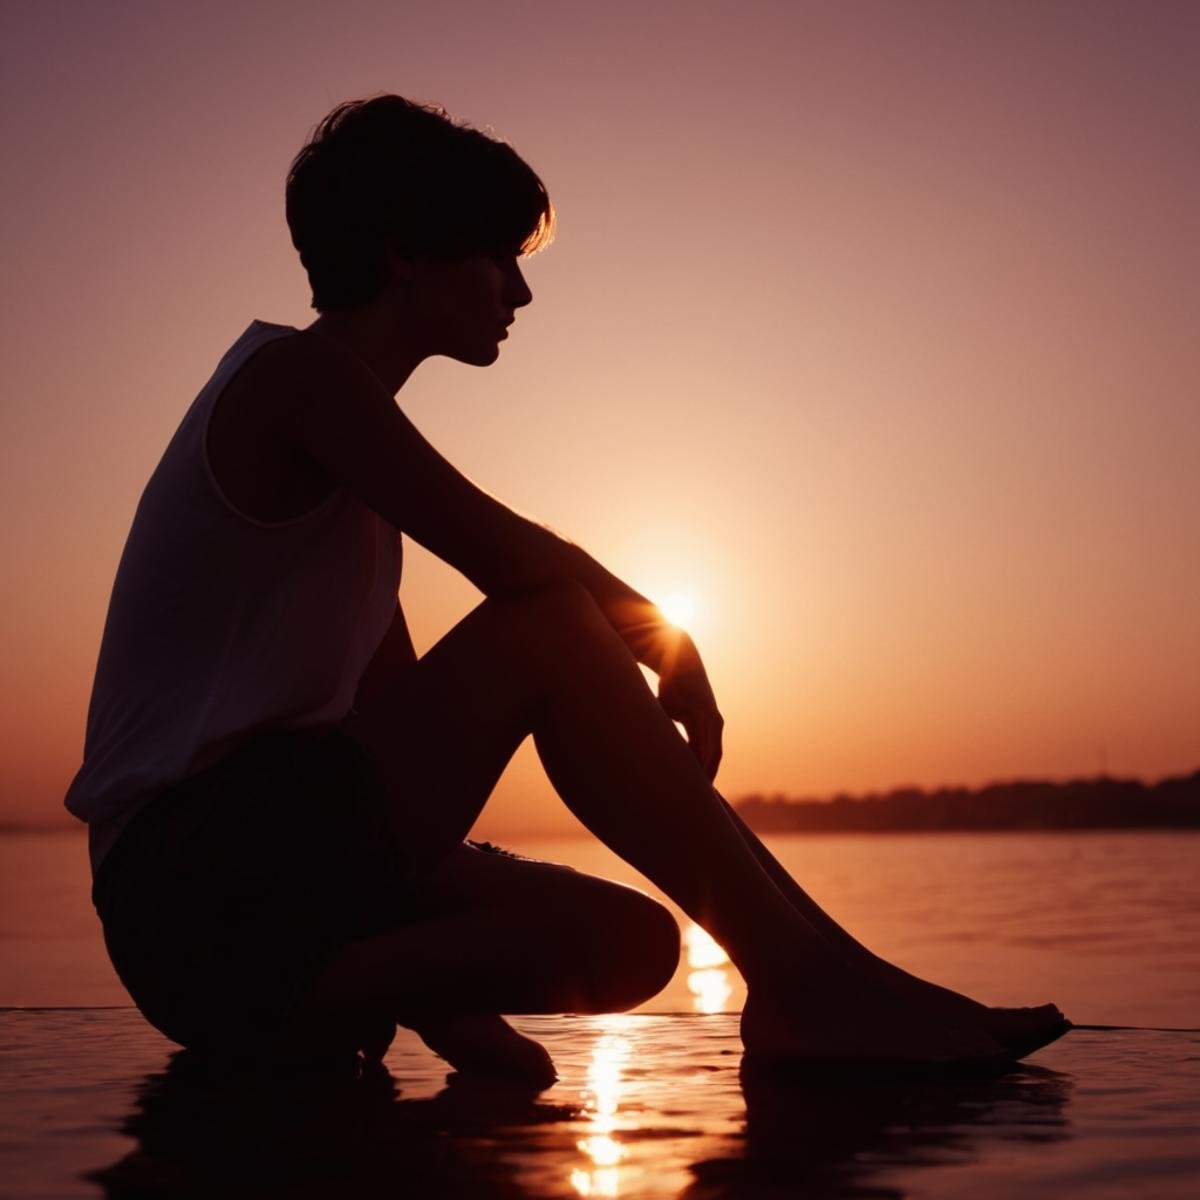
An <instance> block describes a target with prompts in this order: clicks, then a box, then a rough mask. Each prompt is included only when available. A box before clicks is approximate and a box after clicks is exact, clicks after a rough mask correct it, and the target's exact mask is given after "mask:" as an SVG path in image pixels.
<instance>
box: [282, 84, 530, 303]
mask: <svg viewBox="0 0 1200 1200" xmlns="http://www.w3.org/2000/svg"><path fill="white" fill-rule="evenodd" d="M286 208H287V222H288V228H289V229H290V230H291V234H292V243H293V245H294V246H295V247H296V249H297V250H298V251H299V252H300V261H301V263H302V264H303V265H304V269H305V271H307V273H308V280H309V283H310V285H311V286H312V293H313V297H312V306H313V308H315V309H316V310H317V311H318V312H324V311H325V310H327V309H331V308H345V307H350V306H353V305H357V304H365V303H368V302H369V301H371V300H373V299H375V297H376V296H377V295H378V294H379V292H380V290H381V288H382V286H383V282H384V279H385V269H386V261H387V254H386V251H387V245H388V243H389V242H391V243H392V244H393V245H395V246H396V247H397V248H398V249H399V251H400V252H401V253H403V254H406V255H409V256H412V257H414V258H415V257H422V256H428V257H433V258H460V257H467V256H470V255H473V254H481V253H482V254H494V253H506V254H509V253H511V254H532V253H534V252H535V251H537V250H541V249H543V248H544V247H545V246H548V245H549V244H550V241H551V240H552V239H553V237H554V206H553V205H552V204H551V203H550V197H549V195H548V194H547V192H546V188H545V186H544V185H543V184H542V181H541V180H540V179H539V178H538V177H537V175H535V174H534V172H533V170H532V169H531V168H530V167H529V165H528V164H527V163H526V162H525V161H524V160H523V159H522V158H521V157H520V156H519V155H518V154H517V152H516V151H515V150H513V148H512V147H511V146H509V145H508V144H507V143H506V142H502V141H499V140H498V139H496V138H493V137H491V136H489V135H488V134H486V133H484V132H482V131H481V130H478V129H474V128H472V127H471V126H470V125H467V124H466V123H464V122H460V121H456V120H455V119H454V118H452V117H451V116H450V115H449V114H448V113H447V112H446V111H445V109H443V108H440V107H437V106H435V105H427V104H417V103H414V102H413V101H410V100H405V99H404V98H403V97H402V96H392V95H382V96H373V97H371V98H370V99H367V100H351V101H348V102H347V103H345V104H339V105H338V106H337V108H335V109H334V110H333V112H331V113H330V114H329V115H328V116H327V117H326V118H325V119H324V120H323V121H322V122H321V123H320V125H318V126H317V128H316V130H315V131H314V133H313V135H312V137H311V138H310V139H309V141H308V143H307V144H306V145H305V146H304V148H303V149H302V150H301V151H300V153H299V154H298V155H296V158H295V160H294V161H293V162H292V165H291V169H290V170H289V171H288V178H287V189H286Z"/></svg>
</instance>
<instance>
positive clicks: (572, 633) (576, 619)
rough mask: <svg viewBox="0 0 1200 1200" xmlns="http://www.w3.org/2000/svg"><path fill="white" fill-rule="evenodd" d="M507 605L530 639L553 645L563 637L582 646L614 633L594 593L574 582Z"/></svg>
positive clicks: (535, 590) (548, 587)
mask: <svg viewBox="0 0 1200 1200" xmlns="http://www.w3.org/2000/svg"><path fill="white" fill-rule="evenodd" d="M504 604H505V605H506V607H507V610H508V612H509V614H510V616H511V617H512V618H513V619H514V620H515V621H516V622H517V623H518V625H519V626H520V627H521V629H522V631H523V632H524V633H525V635H526V636H527V637H528V638H530V639H531V640H534V641H537V642H540V643H544V644H549V645H550V646H556V645H557V644H558V642H559V640H560V639H561V638H563V637H565V638H566V639H568V640H569V641H570V642H571V643H572V644H573V645H578V643H579V641H580V639H581V638H586V637H587V636H588V635H589V634H600V635H604V634H607V635H610V636H611V633H612V630H611V627H610V626H609V624H608V622H607V620H606V619H605V617H604V614H603V613H602V612H601V611H600V607H599V605H597V603H596V601H595V599H594V598H593V597H592V594H591V593H590V592H589V591H588V590H587V588H585V587H584V586H583V585H582V584H580V583H576V582H575V581H574V580H572V579H564V580H558V581H556V582H554V583H547V584H544V585H542V586H539V587H536V588H532V589H530V590H529V591H527V592H523V593H521V594H520V595H519V596H514V597H512V598H511V599H509V600H506V601H504Z"/></svg>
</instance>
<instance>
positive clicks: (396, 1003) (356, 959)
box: [299, 846, 679, 1021]
mask: <svg viewBox="0 0 1200 1200" xmlns="http://www.w3.org/2000/svg"><path fill="white" fill-rule="evenodd" d="M420 890H421V897H420V899H419V900H418V901H417V910H416V911H417V914H418V915H417V919H415V920H414V921H412V922H410V923H406V924H405V925H404V926H402V927H399V928H396V929H393V930H389V931H386V932H383V933H380V934H376V935H374V936H371V937H368V938H361V939H358V940H356V941H355V942H353V943H351V944H349V945H347V946H345V947H344V948H343V949H342V951H341V952H340V953H339V954H337V955H336V956H334V957H333V958H332V959H331V960H330V962H329V963H328V965H327V966H326V968H325V970H324V972H323V973H322V975H321V976H320V977H319V978H318V980H317V981H316V983H315V985H314V987H313V989H312V991H311V993H310V994H309V997H308V999H307V1001H306V1003H305V1004H304V1005H303V1006H302V1009H301V1010H300V1013H299V1017H300V1019H301V1020H334V1021H337V1020H338V1019H341V1018H345V1019H350V1018H355V1017H357V1016H361V1015H362V1014H375V1015H384V1014H386V1015H391V1016H395V1017H397V1018H399V1019H401V1020H409V1019H410V1018H414V1015H415V1016H417V1017H419V1014H421V1013H422V1012H436V1013H448V1012H503V1013H514V1012H526V1013H528V1012H564V1011H574V1012H607V1011H616V1010H621V1009H625V1008H630V1007H632V1006H633V1005H636V1004H639V1003H641V1002H642V1001H644V1000H646V999H649V997H651V996H653V995H654V994H655V993H656V992H658V991H660V990H661V989H662V988H663V987H664V986H665V985H666V983H667V982H668V981H669V980H670V978H671V975H672V974H673V973H674V970H675V967H676V965H677V963H678V959H679V930H678V926H677V925H676V924H675V920H674V918H673V917H672V916H671V914H670V913H669V912H668V911H667V909H665V908H664V907H663V906H662V905H660V904H659V903H658V902H657V901H655V900H652V899H651V898H650V897H648V896H646V895H644V894H643V893H641V892H639V891H638V890H637V889H635V888H630V887H626V886H624V885H621V884H617V883H613V882H611V881H609V880H605V879H599V878H597V877H595V876H590V875H586V874H584V873H582V872H579V871H574V870H572V869H571V868H569V867H564V866H559V865H558V864H554V863H544V862H537V861H534V860H530V859H523V858H515V857H508V856H505V855H502V854H496V853H490V852H487V851H482V850H478V849H475V848H474V847H471V846H463V847H461V848H460V849H458V850H456V851H454V852H453V853H452V854H450V855H448V856H447V857H446V858H445V859H444V860H443V861H442V862H441V863H439V864H438V866H437V867H436V868H435V869H434V870H432V871H431V872H429V873H428V874H427V875H425V876H424V877H423V879H422V884H421V889H420ZM414 1019H415V1018H414Z"/></svg>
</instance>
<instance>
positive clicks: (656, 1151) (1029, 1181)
mask: <svg viewBox="0 0 1200 1200" xmlns="http://www.w3.org/2000/svg"><path fill="white" fill-rule="evenodd" d="M514 1023H515V1024H517V1025H518V1027H519V1028H521V1029H522V1030H523V1031H524V1032H526V1033H529V1034H530V1035H531V1036H534V1037H537V1038H539V1039H540V1040H541V1041H543V1042H544V1043H545V1044H546V1045H547V1047H548V1048H549V1049H550V1051H551V1053H552V1054H553V1056H554V1058H555V1061H556V1063H557V1065H558V1068H559V1072H560V1076H561V1078H560V1080H559V1082H558V1083H557V1084H556V1085H555V1086H554V1087H553V1088H551V1089H549V1090H547V1091H545V1092H542V1093H540V1094H536V1095H531V1094H528V1093H523V1092H521V1091H519V1090H514V1089H513V1088H512V1087H508V1086H501V1085H498V1084H487V1083H480V1082H468V1081H465V1080H463V1079H462V1078H459V1077H454V1076H448V1071H447V1068H446V1066H445V1064H444V1063H442V1062H440V1061H439V1060H438V1059H436V1058H435V1057H434V1056H433V1055H432V1054H430V1053H429V1052H428V1051H427V1050H426V1049H425V1048H424V1047H423V1046H422V1045H421V1044H420V1042H418V1041H417V1039H416V1038H415V1037H414V1036H413V1035H411V1034H409V1033H407V1032H406V1031H401V1035H400V1036H399V1037H398V1038H397V1040H396V1042H395V1043H394V1044H393V1046H392V1048H391V1050H390V1051H389V1052H388V1055H387V1057H386V1059H385V1062H384V1065H383V1068H382V1069H379V1070H376V1071H368V1072H365V1073H358V1074H355V1073H354V1072H351V1071H346V1072H342V1073H333V1074H329V1075H325V1076H321V1077H306V1078H298V1077H295V1076H288V1075H282V1074H279V1073H265V1072H247V1071H240V1072H230V1071H229V1070H228V1069H220V1070H218V1069H215V1068H213V1067H212V1066H211V1065H210V1064H206V1063H203V1062H199V1061H196V1060H195V1059H193V1058H191V1057H189V1056H188V1055H186V1054H178V1053H176V1052H175V1050H174V1048H173V1047H172V1046H171V1045H170V1043H168V1042H166V1041H165V1040H164V1039H163V1038H161V1037H160V1036H159V1035H158V1034H157V1033H155V1032H154V1031H153V1030H152V1029H150V1028H149V1027H148V1026H147V1025H146V1024H145V1022H144V1021H143V1020H142V1018H141V1017H140V1015H139V1014H138V1013H137V1012H136V1011H135V1010H133V1009H108V1010H73V1011H49V1010H24V1011H8V1012H3V1013H0V1070H2V1072H3V1080H4V1088H3V1090H4V1101H3V1104H4V1109H5V1113H4V1121H3V1128H4V1134H3V1140H2V1142H0V1178H2V1179H4V1180H5V1181H6V1182H5V1187H4V1194H5V1195H6V1196H11V1197H13V1200H33V1198H35V1197H38V1198H41V1197H44V1198H54V1200H68V1198H70V1197H77V1196H78V1197H87V1196H92V1197H96V1196H110V1197H159V1196H161V1197H174V1196H184V1197H191V1196H196V1197H201V1196H204V1197H210V1196H214V1195H221V1196H223V1197H243V1196H244V1197H275V1196H278V1197H288V1198H289V1200H291V1198H298V1200H306V1198H308V1197H318V1196H320V1197H325V1196H329V1197H334V1196H337V1197H374V1196H380V1197H383V1196H388V1197H395V1196H397V1195H411V1196H421V1197H427V1196H429V1197H431V1196H454V1197H457V1196H498V1197H507V1196H525V1197H537V1198H540V1197H572V1196H614V1197H617V1196H620V1197H687V1198H688V1200H710V1198H711V1200H716V1198H724V1197H730V1198H732V1197H755V1198H758V1197H763V1198H768V1197H777V1196H780V1197H781V1196H793V1195H803V1196H806V1197H819V1196H830V1197H881V1196H882V1197H893V1196H895V1197H898V1196H912V1197H923V1196H928V1197H952V1196H970V1197H971V1200H988V1198H989V1197H996V1198H997V1200H998V1198H1000V1197H1010V1196H1013V1195H1022V1196H1046V1197H1051V1196H1053V1197H1063V1196H1074V1195H1079V1196H1082V1195H1084V1194H1086V1195H1087V1196H1089V1197H1098V1196H1099V1197H1104V1196H1112V1197H1118V1196H1120V1197H1127V1196H1130V1195H1138V1196H1139V1197H1164V1198H1170V1197H1176V1196H1178V1197H1184V1196H1187V1197H1189V1200H1190V1197H1191V1196H1193V1195H1195V1192H1196V1186H1197V1181H1198V1180H1200V1138H1198V1137H1197V1134H1198V1133H1200V1115H1198V1114H1200V1036H1197V1035H1195V1034H1167V1033H1099V1032H1075V1033H1072V1034H1070V1035H1068V1036H1067V1037H1066V1038H1065V1039H1064V1040H1063V1041H1061V1042H1059V1043H1056V1044H1055V1045H1053V1046H1050V1047H1047V1048H1046V1049H1045V1050H1043V1051H1041V1052H1040V1053H1038V1054H1036V1055H1034V1056H1033V1057H1032V1058H1031V1059H1030V1060H1029V1061H1028V1062H1026V1063H1024V1064H1022V1065H1021V1066H1020V1067H1019V1068H1018V1069H1017V1070H1015V1071H1013V1072H1012V1073H1011V1074H1008V1075H1005V1076H1002V1077H1000V1078H993V1079H982V1080H974V1081H972V1080H960V1081H956V1082H941V1083H929V1082H926V1083H919V1084H918V1083H911V1082H910V1083H905V1082H898V1081H895V1080H892V1081H887V1080H867V1081H863V1080H854V1081H839V1080H837V1079H836V1078H833V1079H831V1078H822V1079H819V1080H818V1079H812V1078H805V1077H804V1076H803V1075H794V1074H793V1075H788V1076H783V1077H781V1076H779V1075H777V1074H772V1075H768V1076H765V1077H764V1076H762V1075H760V1074H759V1073H758V1072H751V1071H745V1070H743V1069H742V1056H741V1048H740V1043H739V1041H738V1038H737V1017H736V1015H734V1014H728V1013H721V1014H713V1015H700V1014H687V1015H678V1016H676V1015H659V1014H654V1015H644V1014H634V1015H628V1016H615V1017H569V1016H568V1017H530V1018H523V1019H522V1018H518V1019H517V1020H516V1021H515V1022H514Z"/></svg>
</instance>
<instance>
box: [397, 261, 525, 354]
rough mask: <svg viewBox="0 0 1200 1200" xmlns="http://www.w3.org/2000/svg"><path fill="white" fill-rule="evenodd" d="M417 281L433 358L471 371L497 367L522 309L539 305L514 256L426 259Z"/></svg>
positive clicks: (417, 267) (416, 269)
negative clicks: (503, 344)
mask: <svg viewBox="0 0 1200 1200" xmlns="http://www.w3.org/2000/svg"><path fill="white" fill-rule="evenodd" d="M411 281H412V286H413V288H414V290H415V296H414V299H415V300H416V302H417V303H416V306H415V307H416V309H417V312H418V314H419V320H420V322H421V326H422V332H423V333H424V335H425V336H426V338H427V339H428V343H427V344H428V345H429V347H430V353H431V354H444V355H445V356H446V357H448V358H453V359H456V360H457V361H458V362H463V363H467V364H469V365H471V366H488V365H489V364H490V363H493V362H495V361H496V359H497V357H499V353H500V343H501V342H502V341H504V340H505V338H507V337H508V327H509V326H510V325H511V324H512V323H513V320H514V318H515V316H516V311H517V309H518V308H522V307H524V306H525V305H526V304H528V303H529V302H530V301H531V300H532V299H533V293H532V292H531V291H530V290H529V285H528V284H527V283H526V282H525V276H524V275H523V274H522V272H521V267H520V263H519V261H518V259H517V256H516V254H514V253H495V254H486V253H481V254H470V255H466V256H463V257H461V258H452V259H432V258H431V259H422V260H420V261H419V262H416V263H414V264H412V275H411Z"/></svg>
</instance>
